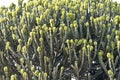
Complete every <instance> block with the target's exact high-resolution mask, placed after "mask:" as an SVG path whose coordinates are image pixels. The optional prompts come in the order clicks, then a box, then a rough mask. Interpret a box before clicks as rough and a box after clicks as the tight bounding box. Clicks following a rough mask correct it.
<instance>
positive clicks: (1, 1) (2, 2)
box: [0, 0, 120, 7]
mask: <svg viewBox="0 0 120 80" xmlns="http://www.w3.org/2000/svg"><path fill="white" fill-rule="evenodd" d="M24 1H25V2H27V0H24ZM113 1H117V2H120V0H113ZM12 2H13V3H15V4H17V0H0V6H3V5H4V6H6V7H8V6H9V5H10V3H12Z"/></svg>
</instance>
